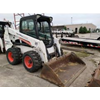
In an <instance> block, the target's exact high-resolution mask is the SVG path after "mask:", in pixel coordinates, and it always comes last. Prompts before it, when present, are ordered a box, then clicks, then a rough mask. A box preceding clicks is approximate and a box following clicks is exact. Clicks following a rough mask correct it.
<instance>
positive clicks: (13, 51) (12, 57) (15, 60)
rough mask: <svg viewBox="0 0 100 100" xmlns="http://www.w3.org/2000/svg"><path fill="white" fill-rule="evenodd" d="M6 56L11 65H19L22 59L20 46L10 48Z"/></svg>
mask: <svg viewBox="0 0 100 100" xmlns="http://www.w3.org/2000/svg"><path fill="white" fill-rule="evenodd" d="M6 56H7V60H8V62H9V63H10V64H11V65H17V64H19V63H20V62H21V61H22V54H21V50H20V48H9V49H8V50H7V52H6Z"/></svg>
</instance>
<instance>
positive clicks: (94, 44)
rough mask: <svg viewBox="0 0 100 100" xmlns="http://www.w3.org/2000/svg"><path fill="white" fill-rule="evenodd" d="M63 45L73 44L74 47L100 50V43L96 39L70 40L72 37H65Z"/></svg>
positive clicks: (62, 40) (62, 41) (62, 39)
mask: <svg viewBox="0 0 100 100" xmlns="http://www.w3.org/2000/svg"><path fill="white" fill-rule="evenodd" d="M61 43H62V44H72V45H80V46H85V47H94V48H100V41H99V40H95V39H88V38H84V39H83V38H70V37H63V38H61Z"/></svg>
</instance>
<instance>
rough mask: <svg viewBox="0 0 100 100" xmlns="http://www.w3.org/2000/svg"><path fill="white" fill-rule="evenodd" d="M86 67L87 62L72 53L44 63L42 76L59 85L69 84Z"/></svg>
mask: <svg viewBox="0 0 100 100" xmlns="http://www.w3.org/2000/svg"><path fill="white" fill-rule="evenodd" d="M85 68H86V66H85V63H84V62H83V61H82V60H81V59H80V58H79V57H77V56H76V54H74V53H70V54H67V55H64V56H61V57H59V58H55V59H52V60H50V61H49V62H48V63H44V64H43V69H42V72H41V77H42V78H43V79H46V80H48V81H50V82H52V83H54V84H56V85H58V86H62V87H64V86H69V85H70V84H71V83H72V82H73V81H74V80H75V79H76V78H77V77H78V76H79V75H80V73H82V71H84V69H85Z"/></svg>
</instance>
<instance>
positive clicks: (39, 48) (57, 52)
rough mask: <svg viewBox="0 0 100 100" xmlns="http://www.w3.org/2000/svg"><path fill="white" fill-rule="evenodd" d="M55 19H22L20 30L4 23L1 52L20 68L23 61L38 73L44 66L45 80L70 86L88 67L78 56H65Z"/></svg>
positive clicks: (44, 17) (0, 39)
mask: <svg viewBox="0 0 100 100" xmlns="http://www.w3.org/2000/svg"><path fill="white" fill-rule="evenodd" d="M51 22H52V17H47V16H43V15H40V14H36V15H31V16H26V17H22V18H21V19H20V27H19V31H17V30H15V29H13V28H12V27H11V24H9V23H7V22H3V23H1V26H2V27H3V28H2V29H1V30H3V31H2V32H1V33H0V34H2V36H0V46H1V51H2V52H4V51H6V56H7V60H8V62H9V63H10V64H12V65H16V64H19V63H20V62H21V61H22V63H23V65H24V67H25V69H26V70H27V71H29V72H35V71H37V70H38V69H40V68H41V67H42V66H43V68H42V72H41V77H42V78H44V79H46V80H48V81H50V82H53V83H55V84H57V85H58V86H69V85H70V84H71V83H72V82H73V81H74V80H75V79H76V77H78V75H79V74H80V73H81V72H82V71H83V70H84V69H85V68H86V67H85V63H84V62H83V61H82V60H81V59H80V58H78V57H77V56H76V55H75V54H74V53H70V54H67V55H63V52H62V50H61V47H60V43H59V40H58V39H57V38H55V37H53V36H52V33H51Z"/></svg>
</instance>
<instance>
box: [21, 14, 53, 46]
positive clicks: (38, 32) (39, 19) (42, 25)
mask: <svg viewBox="0 0 100 100" xmlns="http://www.w3.org/2000/svg"><path fill="white" fill-rule="evenodd" d="M51 22H52V17H47V16H43V15H40V14H37V15H32V16H26V17H23V18H21V20H20V32H21V33H24V34H26V35H28V36H31V37H33V38H36V39H39V40H42V41H43V42H44V44H45V45H46V47H47V48H48V47H51V46H52V45H53V37H52V34H51V25H50V24H51Z"/></svg>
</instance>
